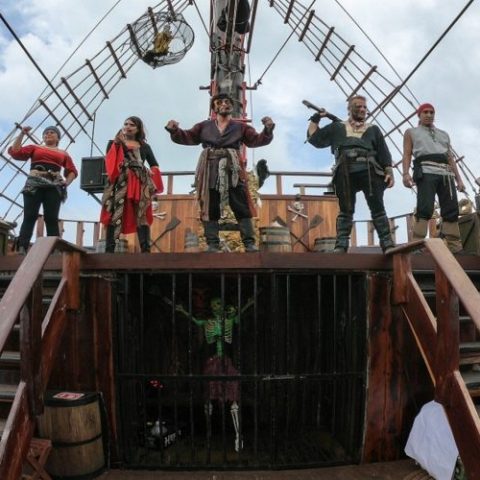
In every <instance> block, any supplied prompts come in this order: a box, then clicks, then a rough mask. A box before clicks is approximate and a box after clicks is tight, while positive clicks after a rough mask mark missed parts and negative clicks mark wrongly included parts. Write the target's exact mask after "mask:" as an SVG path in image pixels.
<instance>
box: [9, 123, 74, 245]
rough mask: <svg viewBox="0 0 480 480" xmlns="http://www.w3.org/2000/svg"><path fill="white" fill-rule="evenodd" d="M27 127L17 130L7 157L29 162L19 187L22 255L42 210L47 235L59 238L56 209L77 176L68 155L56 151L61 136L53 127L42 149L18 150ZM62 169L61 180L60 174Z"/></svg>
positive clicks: (26, 147) (39, 146) (29, 147)
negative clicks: (17, 132) (25, 178)
mask: <svg viewBox="0 0 480 480" xmlns="http://www.w3.org/2000/svg"><path fill="white" fill-rule="evenodd" d="M30 130H31V127H21V130H20V134H19V135H18V136H17V138H16V139H15V141H14V142H13V144H12V145H11V147H10V148H9V149H8V153H9V154H10V156H11V157H12V158H14V159H15V160H29V159H30V162H31V163H30V172H29V174H28V177H27V181H26V183H25V186H24V187H23V190H22V193H23V223H22V226H21V227H20V234H19V236H18V239H17V248H18V251H19V252H20V253H23V254H25V253H26V251H27V250H28V247H29V245H30V239H31V238H32V235H33V228H34V226H35V222H36V221H37V218H38V212H39V211H40V207H41V206H43V217H44V219H45V226H46V228H47V235H48V236H52V237H58V236H60V231H59V228H58V215H59V212H60V205H61V203H62V201H64V200H65V199H66V197H67V187H68V185H70V183H72V182H73V180H74V179H75V177H76V176H77V175H78V172H77V169H76V168H75V165H74V164H73V161H72V158H71V157H70V155H69V154H68V153H67V152H65V151H64V150H61V149H60V148H58V143H59V141H60V137H61V133H60V130H59V129H58V128H57V127H55V126H51V127H47V128H46V129H45V130H44V131H43V144H42V145H26V146H24V147H22V140H23V137H24V135H25V134H26V133H27V134H28V132H29V131H30ZM62 168H63V173H64V176H62V174H61V170H62Z"/></svg>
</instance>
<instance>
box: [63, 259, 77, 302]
mask: <svg viewBox="0 0 480 480" xmlns="http://www.w3.org/2000/svg"><path fill="white" fill-rule="evenodd" d="M62 270H63V272H62V276H63V277H64V278H66V279H67V293H68V301H67V308H68V309H69V310H78V309H79V308H80V253H79V252H64V253H63V269H62Z"/></svg>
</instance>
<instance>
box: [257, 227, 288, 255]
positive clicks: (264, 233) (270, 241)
mask: <svg viewBox="0 0 480 480" xmlns="http://www.w3.org/2000/svg"><path fill="white" fill-rule="evenodd" d="M259 230H260V250H262V251H268V252H291V251H292V240H291V237H290V230H289V229H288V228H287V227H260V229H259Z"/></svg>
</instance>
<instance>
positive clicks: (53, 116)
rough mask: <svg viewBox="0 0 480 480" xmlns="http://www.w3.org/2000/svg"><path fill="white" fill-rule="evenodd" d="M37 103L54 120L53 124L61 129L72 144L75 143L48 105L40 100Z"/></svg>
mask: <svg viewBox="0 0 480 480" xmlns="http://www.w3.org/2000/svg"><path fill="white" fill-rule="evenodd" d="M38 103H39V104H40V105H41V106H42V107H43V108H44V109H45V110H46V111H47V112H48V114H49V115H50V116H51V117H52V118H53V119H54V120H55V123H56V124H57V125H58V126H59V127H61V128H62V130H63V131H64V132H65V135H66V136H67V137H68V138H69V139H70V141H71V142H72V143H75V139H74V138H73V137H72V136H71V135H70V132H69V131H68V130H67V129H66V128H65V127H64V126H63V124H62V122H61V121H60V119H59V118H58V117H57V116H56V115H55V114H54V113H53V111H52V110H51V109H50V108H49V107H48V105H47V104H46V103H45V102H44V101H43V100H42V99H41V98H40V99H39V100H38Z"/></svg>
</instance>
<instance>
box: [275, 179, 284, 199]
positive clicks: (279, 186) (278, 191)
mask: <svg viewBox="0 0 480 480" xmlns="http://www.w3.org/2000/svg"><path fill="white" fill-rule="evenodd" d="M275 180H276V183H277V195H282V193H283V192H282V176H281V175H277V176H276V177H275Z"/></svg>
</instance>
